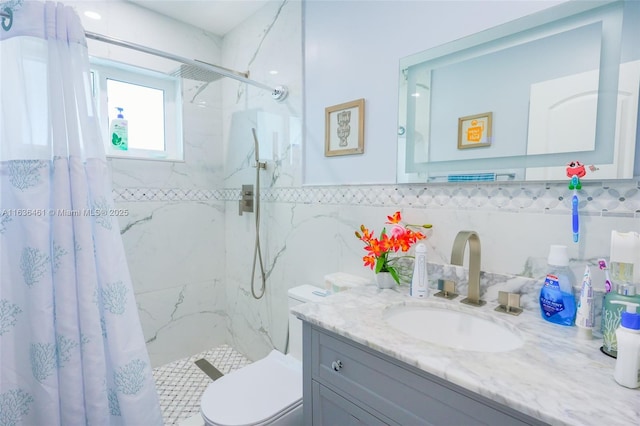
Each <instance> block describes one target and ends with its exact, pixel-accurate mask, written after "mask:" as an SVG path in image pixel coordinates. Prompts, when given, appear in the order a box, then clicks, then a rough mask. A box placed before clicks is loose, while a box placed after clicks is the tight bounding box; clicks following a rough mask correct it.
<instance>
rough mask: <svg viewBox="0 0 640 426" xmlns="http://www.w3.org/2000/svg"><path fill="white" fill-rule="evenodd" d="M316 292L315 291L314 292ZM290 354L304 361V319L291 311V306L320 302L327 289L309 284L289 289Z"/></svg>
mask: <svg viewBox="0 0 640 426" xmlns="http://www.w3.org/2000/svg"><path fill="white" fill-rule="evenodd" d="M314 292H315V293H314ZM288 293H289V298H288V300H289V303H288V304H289V306H288V309H287V310H288V312H289V354H290V355H291V356H293V357H294V358H296V359H298V360H300V361H302V321H301V320H299V319H298V317H296V316H295V315H293V314H292V313H291V308H292V307H293V306H296V305H301V304H303V303H307V302H319V301H322V300H324V299H325V296H321V294H324V293H325V290H324V289H322V288H320V287H316V286H313V285H309V284H304V285H301V286H298V287H293V288H291V289H289V292H288Z"/></svg>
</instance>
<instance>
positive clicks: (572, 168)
mask: <svg viewBox="0 0 640 426" xmlns="http://www.w3.org/2000/svg"><path fill="white" fill-rule="evenodd" d="M586 174H587V171H586V170H585V168H584V164H582V163H581V162H579V161H572V162H570V163H569V164H567V177H568V178H571V180H570V181H569V189H570V190H573V197H571V225H572V231H573V242H574V243H577V242H578V240H579V239H580V221H579V218H578V190H579V189H582V184H581V183H580V178H581V177H583V176H584V175H586Z"/></svg>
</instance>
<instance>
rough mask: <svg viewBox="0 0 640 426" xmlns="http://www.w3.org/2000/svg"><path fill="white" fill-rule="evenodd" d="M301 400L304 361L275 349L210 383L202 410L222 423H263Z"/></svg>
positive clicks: (207, 417)
mask: <svg viewBox="0 0 640 426" xmlns="http://www.w3.org/2000/svg"><path fill="white" fill-rule="evenodd" d="M301 403H302V363H301V362H300V361H298V360H296V359H294V358H291V357H287V356H285V355H283V354H282V353H280V352H278V351H276V350H273V351H271V353H270V354H269V355H267V357H265V358H263V359H261V360H259V361H256V362H254V363H252V364H249V365H248V366H246V367H244V368H241V369H239V370H236V371H234V372H232V373H230V374H228V375H225V376H222V377H221V378H219V379H218V380H216V381H215V382H213V383H211V384H209V386H208V387H207V389H206V390H205V392H204V394H203V395H202V401H201V406H200V410H201V413H202V416H203V417H204V419H205V420H206V421H207V422H208V423H211V424H214V425H220V426H249V425H257V424H262V423H264V422H267V421H269V420H270V419H272V418H276V417H279V416H280V415H282V414H283V413H284V412H287V411H289V410H291V409H292V408H293V407H295V406H297V405H299V404H301Z"/></svg>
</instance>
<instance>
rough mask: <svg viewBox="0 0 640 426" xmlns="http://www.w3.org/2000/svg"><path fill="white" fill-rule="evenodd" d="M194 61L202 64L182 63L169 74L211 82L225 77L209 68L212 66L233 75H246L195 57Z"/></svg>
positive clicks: (245, 76) (246, 75)
mask: <svg viewBox="0 0 640 426" xmlns="http://www.w3.org/2000/svg"><path fill="white" fill-rule="evenodd" d="M195 62H196V63H200V64H202V66H201V67H199V66H197V64H196V65H187V64H182V65H180V67H179V68H178V69H177V70H175V71H173V72H172V73H171V75H172V76H174V77H182V78H188V79H189V80H196V81H202V82H204V83H211V82H212V81H216V80H220V79H221V78H223V77H225V76H224V75H222V74H219V73H217V72H215V71H213V70H211V69H210V68H213V69H215V68H217V69H219V70H221V71H227V72H228V73H231V74H233V75H238V76H240V77H244V78H247V77H248V74H247V73H241V72H238V71H234V70H230V69H228V68H224V67H221V66H218V65H212V64H209V63H207V62H204V61H198V60H197V59H196V60H195Z"/></svg>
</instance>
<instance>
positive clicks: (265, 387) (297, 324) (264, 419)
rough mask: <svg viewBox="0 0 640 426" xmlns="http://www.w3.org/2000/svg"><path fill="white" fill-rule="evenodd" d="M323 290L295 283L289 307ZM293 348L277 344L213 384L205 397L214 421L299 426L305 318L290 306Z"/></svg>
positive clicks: (220, 425)
mask: <svg viewBox="0 0 640 426" xmlns="http://www.w3.org/2000/svg"><path fill="white" fill-rule="evenodd" d="M323 293H324V292H323V290H322V289H320V288H318V287H315V286H312V285H302V286H298V287H294V288H292V289H290V290H289V292H288V301H289V303H288V308H289V309H290V308H291V307H292V306H295V305H299V304H302V303H306V302H315V301H320V300H323V299H324V296H322V294H323ZM289 348H290V350H289V354H287V355H284V354H283V353H281V352H279V351H277V350H275V349H274V350H272V351H271V352H270V353H269V355H267V356H266V357H264V358H262V359H261V360H259V361H256V362H254V363H252V364H249V365H248V366H246V367H244V368H241V369H239V370H236V371H234V372H232V373H229V374H227V375H225V376H222V377H221V378H219V379H218V380H216V381H215V382H212V383H211V384H209V386H208V387H207V389H206V390H205V392H204V394H203V395H202V399H201V402H200V414H201V415H202V418H203V419H204V422H205V425H208V426H254V425H276V426H298V425H301V424H302V423H303V421H302V321H300V320H299V319H298V318H297V317H296V316H295V315H293V314H291V313H290V312H289Z"/></svg>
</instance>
